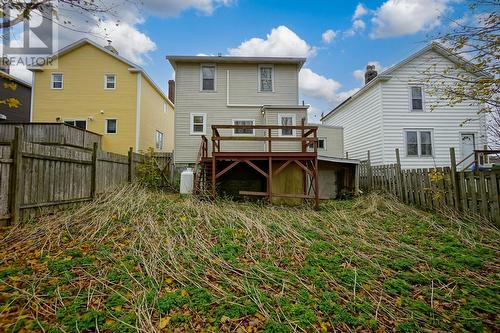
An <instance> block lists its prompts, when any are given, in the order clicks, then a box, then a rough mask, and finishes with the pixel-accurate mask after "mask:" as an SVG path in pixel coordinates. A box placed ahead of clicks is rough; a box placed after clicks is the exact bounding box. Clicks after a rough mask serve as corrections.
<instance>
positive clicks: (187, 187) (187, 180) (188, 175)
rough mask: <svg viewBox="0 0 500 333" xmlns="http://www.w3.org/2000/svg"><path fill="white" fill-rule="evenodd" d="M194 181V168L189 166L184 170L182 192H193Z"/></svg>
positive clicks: (182, 173)
mask: <svg viewBox="0 0 500 333" xmlns="http://www.w3.org/2000/svg"><path fill="white" fill-rule="evenodd" d="M193 182H194V174H193V169H191V168H187V169H186V170H184V171H182V172H181V186H180V192H181V194H191V193H193Z"/></svg>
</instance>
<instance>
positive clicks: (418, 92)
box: [410, 86, 424, 111]
mask: <svg viewBox="0 0 500 333" xmlns="http://www.w3.org/2000/svg"><path fill="white" fill-rule="evenodd" d="M410 89H411V110H412V111H423V110H424V95H423V91H422V87H421V86H412V87H410Z"/></svg>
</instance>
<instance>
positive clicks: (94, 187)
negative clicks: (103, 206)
mask: <svg viewBox="0 0 500 333" xmlns="http://www.w3.org/2000/svg"><path fill="white" fill-rule="evenodd" d="M97 149H99V147H98V144H97V142H94V147H93V150H92V176H91V180H90V181H91V183H90V196H91V197H92V199H94V198H95V196H96V192H97Z"/></svg>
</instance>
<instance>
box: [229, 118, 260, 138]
mask: <svg viewBox="0 0 500 333" xmlns="http://www.w3.org/2000/svg"><path fill="white" fill-rule="evenodd" d="M236 121H251V122H252V126H255V119H239V118H238V119H233V120H232V123H233V125H235V122H236ZM235 131H236V128H233V136H255V129H252V134H248V133H236V132H235Z"/></svg>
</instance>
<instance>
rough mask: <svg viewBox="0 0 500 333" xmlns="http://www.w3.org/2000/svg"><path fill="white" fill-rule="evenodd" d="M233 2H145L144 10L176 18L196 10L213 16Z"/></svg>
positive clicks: (163, 0) (151, 0)
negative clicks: (184, 12)
mask: <svg viewBox="0 0 500 333" xmlns="http://www.w3.org/2000/svg"><path fill="white" fill-rule="evenodd" d="M233 3H234V1H233V0H144V2H143V6H144V9H145V10H146V11H147V12H149V13H151V14H152V15H157V16H176V15H179V14H180V13H181V12H183V11H185V10H189V9H194V10H196V11H198V12H199V13H201V14H204V15H212V14H213V12H214V11H215V9H216V8H218V7H221V6H230V5H232V4H233Z"/></svg>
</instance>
